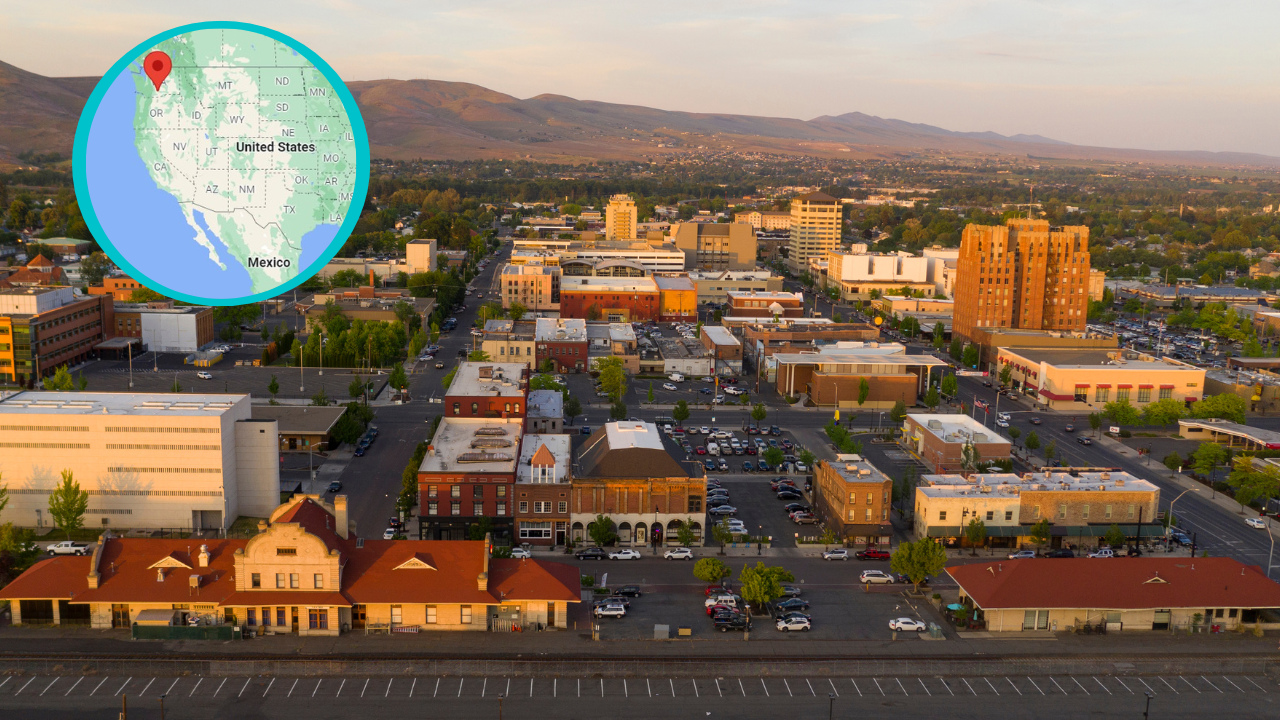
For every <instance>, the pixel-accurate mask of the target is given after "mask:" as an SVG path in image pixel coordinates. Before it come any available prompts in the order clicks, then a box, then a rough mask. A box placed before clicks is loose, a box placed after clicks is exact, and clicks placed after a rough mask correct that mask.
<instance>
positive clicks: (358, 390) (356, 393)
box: [347, 376, 367, 398]
mask: <svg viewBox="0 0 1280 720" xmlns="http://www.w3.org/2000/svg"><path fill="white" fill-rule="evenodd" d="M365 387H367V385H366V383H365V379H364V378H362V377H360V376H356V378H355V379H354V380H352V381H351V382H350V384H348V385H347V394H348V395H350V396H351V397H353V398H358V397H361V396H362V395H364V389H365Z"/></svg>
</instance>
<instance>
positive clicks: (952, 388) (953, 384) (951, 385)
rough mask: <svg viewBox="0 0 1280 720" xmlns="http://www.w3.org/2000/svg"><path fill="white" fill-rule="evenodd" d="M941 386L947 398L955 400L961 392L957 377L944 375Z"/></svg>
mask: <svg viewBox="0 0 1280 720" xmlns="http://www.w3.org/2000/svg"><path fill="white" fill-rule="evenodd" d="M940 385H941V386H942V394H943V395H946V396H947V397H951V398H953V397H955V396H956V393H958V392H960V382H959V381H958V380H956V376H955V375H943V376H942V382H941V383H940Z"/></svg>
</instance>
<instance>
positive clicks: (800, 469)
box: [796, 460, 809, 472]
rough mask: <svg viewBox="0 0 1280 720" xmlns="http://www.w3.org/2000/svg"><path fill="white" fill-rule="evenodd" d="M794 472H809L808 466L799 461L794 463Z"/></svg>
mask: <svg viewBox="0 0 1280 720" xmlns="http://www.w3.org/2000/svg"><path fill="white" fill-rule="evenodd" d="M796 472H809V466H808V465H805V464H804V463H802V462H800V461H798V460H797V461H796Z"/></svg>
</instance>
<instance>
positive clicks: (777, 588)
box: [738, 562, 796, 610]
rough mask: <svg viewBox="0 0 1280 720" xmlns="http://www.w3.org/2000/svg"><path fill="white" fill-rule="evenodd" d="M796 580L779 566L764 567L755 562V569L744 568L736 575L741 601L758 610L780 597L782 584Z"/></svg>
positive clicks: (762, 564)
mask: <svg viewBox="0 0 1280 720" xmlns="http://www.w3.org/2000/svg"><path fill="white" fill-rule="evenodd" d="M795 579H796V577H795V575H792V574H791V573H790V572H789V571H788V570H786V569H785V568H782V567H779V566H776V565H774V566H766V565H765V564H764V563H763V562H756V565H755V567H750V566H748V567H744V568H743V569H742V572H741V573H739V574H738V582H739V585H740V586H741V589H740V592H741V593H742V599H743V600H746V601H747V602H749V603H751V605H752V607H754V608H755V609H757V610H759V609H762V608H763V607H764V606H765V604H766V603H769V602H771V601H773V600H776V599H778V598H780V597H782V583H784V582H793V581H794V580H795Z"/></svg>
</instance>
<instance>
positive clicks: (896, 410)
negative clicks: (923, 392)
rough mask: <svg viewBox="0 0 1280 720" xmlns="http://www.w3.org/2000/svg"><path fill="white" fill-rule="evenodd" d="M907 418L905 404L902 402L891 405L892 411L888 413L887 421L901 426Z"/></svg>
mask: <svg viewBox="0 0 1280 720" xmlns="http://www.w3.org/2000/svg"><path fill="white" fill-rule="evenodd" d="M906 417H907V404H906V403H904V402H903V401H902V400H898V401H896V402H894V403H893V409H892V410H890V411H889V419H890V420H893V422H894V423H895V424H901V423H902V421H903V420H904V419H905V418H906Z"/></svg>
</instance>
